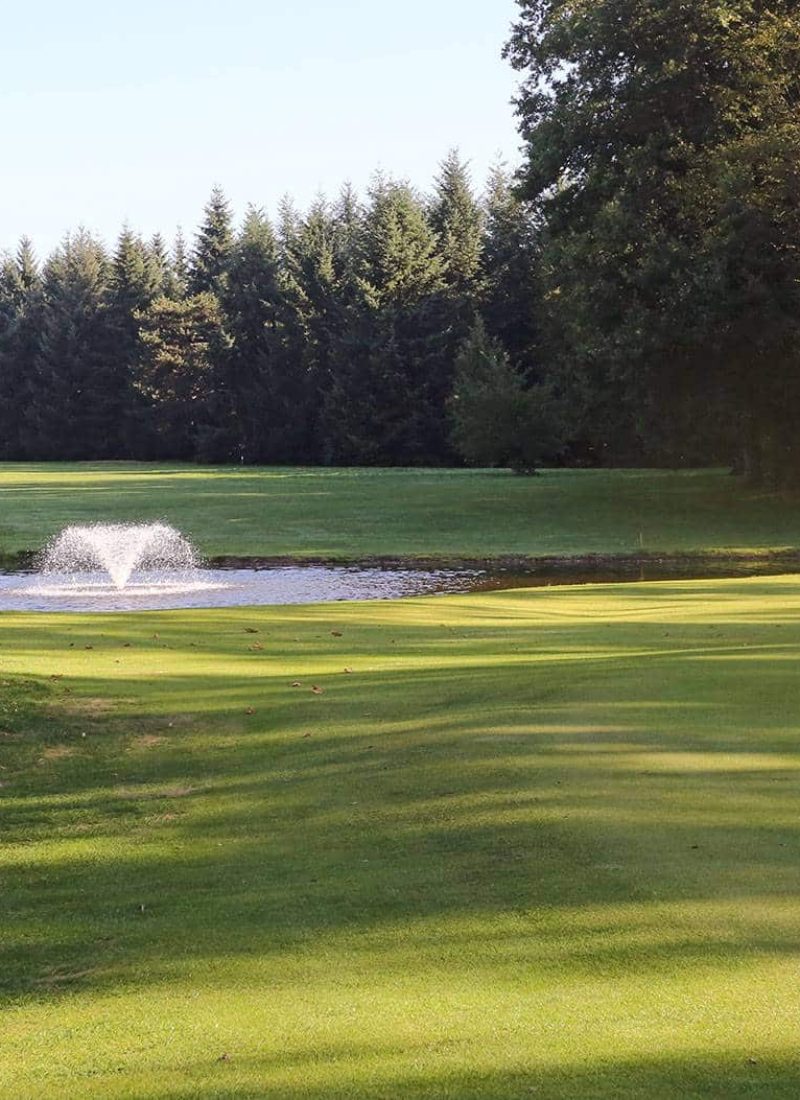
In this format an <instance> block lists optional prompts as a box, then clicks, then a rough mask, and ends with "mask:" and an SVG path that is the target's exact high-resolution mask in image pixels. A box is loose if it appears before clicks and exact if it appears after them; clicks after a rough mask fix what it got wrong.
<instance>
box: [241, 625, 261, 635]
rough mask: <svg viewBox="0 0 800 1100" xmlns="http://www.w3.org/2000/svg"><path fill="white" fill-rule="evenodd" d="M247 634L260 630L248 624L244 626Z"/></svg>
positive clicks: (256, 632)
mask: <svg viewBox="0 0 800 1100" xmlns="http://www.w3.org/2000/svg"><path fill="white" fill-rule="evenodd" d="M244 632H245V634H258V633H259V632H258V630H257V629H256V628H255V627H254V626H246V627H245V628H244Z"/></svg>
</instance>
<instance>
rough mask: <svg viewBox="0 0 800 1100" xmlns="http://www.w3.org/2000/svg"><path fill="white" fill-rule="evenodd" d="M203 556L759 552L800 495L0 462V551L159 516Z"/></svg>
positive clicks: (439, 474)
mask: <svg viewBox="0 0 800 1100" xmlns="http://www.w3.org/2000/svg"><path fill="white" fill-rule="evenodd" d="M163 519H166V520H168V521H169V522H170V523H172V524H174V525H176V526H177V527H179V528H180V529H181V530H183V531H185V532H186V533H187V534H189V535H191V536H192V538H193V539H194V540H195V542H196V543H197V545H198V546H199V547H200V549H201V550H202V551H203V552H204V553H206V554H240V555H263V556H268V555H290V556H298V557H308V556H314V555H316V556H322V557H334V558H351V559H352V558H359V557H364V556H368V555H384V556H387V555H388V556H423V557H424V556H434V557H448V556H449V557H459V558H464V557H473V558H475V557H477V558H481V557H491V556H496V555H502V554H517V555H519V554H522V555H562V554H572V555H581V554H584V555H585V554H638V553H640V552H641V551H645V552H648V551H650V552H654V551H659V550H661V551H703V550H706V551H709V550H713V551H718V550H736V551H747V552H759V551H765V550H770V549H785V548H787V547H798V546H800V504H798V502H797V501H796V500H791V499H786V498H783V497H780V496H778V495H774V494H769V493H763V492H760V491H755V490H753V489H749V488H747V487H746V486H745V485H743V484H742V482H741V479H738V478H732V477H730V476H729V474H728V473H727V472H726V471H724V470H699V471H691V470H690V471H677V472H676V471H658V470H610V471H609V470H551V471H545V472H544V473H543V474H542V476H540V477H535V478H523V477H513V476H511V475H510V474H509V473H508V472H507V471H502V470H395V469H391V470H374V469H318V468H314V469H308V468H291V467H286V468H270V469H253V468H246V467H216V468H211V467H194V466H170V465H163V464H149V465H148V464H143V463H106V464H102V463H101V464H97V463H94V464H92V463H79V464H72V465H68V464H60V463H52V464H25V463H6V464H0V554H3V553H5V554H9V553H16V552H18V551H23V550H36V549H38V548H40V547H41V546H42V545H43V543H44V542H45V541H46V540H47V539H48V538H49V537H50V536H52V535H53V534H54V533H55V532H57V531H58V530H60V529H61V527H63V526H64V525H66V524H68V523H79V522H91V521H93V520H103V521H105V522H114V521H124V520H163Z"/></svg>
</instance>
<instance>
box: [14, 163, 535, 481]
mask: <svg viewBox="0 0 800 1100" xmlns="http://www.w3.org/2000/svg"><path fill="white" fill-rule="evenodd" d="M535 271H536V259H535V235H534V233H533V228H532V213H531V210H530V209H529V208H528V207H527V206H526V205H525V204H523V203H522V202H521V201H520V200H519V199H518V198H517V197H516V196H515V194H514V192H513V190H512V187H511V180H510V178H509V177H508V176H507V174H506V173H505V172H504V171H503V170H500V169H498V170H497V171H495V172H494V173H493V174H492V176H491V179H490V181H489V185H488V188H487V191H486V194H485V196H483V197H482V198H481V199H480V200H478V198H476V196H475V194H474V192H473V188H472V186H471V182H470V179H469V174H468V171H467V169H466V167H465V165H464V164H463V163H462V161H461V160H460V159H459V157H458V155H457V154H455V153H453V154H451V155H450V156H448V158H447V159H446V160H445V162H444V163H443V165H442V167H441V172H440V175H439V177H438V180H437V182H436V185H435V189H434V191H433V193H432V194H431V195H430V196H423V195H420V194H418V193H417V192H415V191H414V190H413V189H412V188H411V187H410V186H408V185H407V184H405V183H402V182H396V181H394V180H391V179H387V178H382V177H377V178H376V179H375V181H374V182H373V185H372V187H371V189H370V191H369V194H368V195H367V197H366V200H365V201H363V202H362V201H361V199H360V198H359V196H358V195H356V194H355V193H354V192H353V191H352V190H351V189H349V188H345V189H344V190H343V191H342V193H341V194H340V196H339V198H338V200H337V201H335V202H332V203H331V202H328V201H325V200H323V199H320V200H319V201H317V202H315V203H314V204H313V206H312V207H311V208H310V209H309V210H308V211H307V212H305V213H302V214H301V213H298V212H297V211H296V209H295V208H294V207H293V205H292V204H291V202H290V201H288V200H286V201H285V202H284V203H283V204H282V206H281V209H280V211H279V217H278V219H277V222H276V223H275V224H273V223H272V222H271V221H270V220H269V219H268V218H267V217H266V216H265V215H264V214H263V213H262V211H261V210H259V209H256V208H251V209H249V210H248V211H247V214H246V216H245V218H244V221H243V223H242V224H241V226H240V227H238V228H237V227H235V226H234V223H233V220H232V215H231V211H230V208H229V205H228V203H227V201H226V199H225V196H224V194H223V193H222V191H221V190H219V189H215V190H214V191H213V193H212V195H211V199H210V201H209V203H208V205H207V207H206V210H205V215H204V220H203V222H202V224H201V226H200V227H199V230H198V232H197V234H196V237H195V239H194V240H193V241H192V242H190V243H187V242H186V241H184V240H183V239H182V237H180V236H179V238H178V240H177V241H176V242H175V243H174V245H172V246H171V247H168V246H167V244H166V243H165V241H164V240H163V239H162V238H161V237H160V236H156V237H154V238H153V239H152V240H147V241H146V240H143V239H142V238H141V237H140V236H139V235H138V234H137V233H135V232H134V231H133V230H131V229H129V228H125V229H123V231H122V232H121V234H120V236H119V239H118V241H117V242H116V246H115V248H114V249H113V251H112V252H111V253H109V252H108V251H107V250H106V248H105V247H104V245H103V244H102V243H101V242H100V241H98V240H97V239H95V238H94V237H93V236H91V235H90V234H88V233H86V232H77V233H75V234H72V235H70V236H69V237H68V238H66V239H65V241H64V242H63V244H62V245H61V246H60V247H59V248H57V249H56V250H55V252H54V253H53V255H51V256H50V257H49V258H48V259H47V260H46V261H45V262H44V263H43V264H42V265H41V267H39V265H37V262H36V259H35V257H34V255H33V252H32V249H31V246H30V243H29V242H28V241H27V240H23V241H22V242H21V244H20V245H19V248H18V250H17V251H16V253H15V254H13V255H9V256H7V257H6V259H5V262H4V263H3V265H2V271H1V272H0V395H2V403H1V404H0V456H2V457H3V458H6V459H19V458H24V459H105V458H137V459H165V458H174V459H191V460H199V461H214V462H226V461H244V462H248V463H251V462H252V463H262V462H263V463H343V464H348V463H353V464H411V465H419V464H439V463H443V462H452V461H453V460H454V459H455V458H456V451H454V449H453V448H454V444H453V442H452V439H453V434H452V423H453V418H454V412H453V408H454V405H453V390H454V379H455V374H456V370H457V362H458V361H459V355H460V354H461V355H462V359H463V349H464V347H465V341H466V340H467V338H468V337H470V336H471V337H472V341H473V344H475V341H476V340H477V341H478V344H480V342H481V341H483V343H484V344H486V347H487V349H488V354H489V355H490V357H491V356H492V355H494V354H495V353H497V354H499V355H501V358H502V360H503V362H504V364H506V367H507V369H508V370H510V371H511V380H512V383H513V385H515V386H516V387H517V388H519V387H520V386H521V387H523V388H525V387H527V386H528V385H529V384H532V383H535V382H536V377H535V370H534V363H535V358H536V355H535V346H536V325H535V314H536V299H535V292H534V286H533V283H534V278H535ZM495 342H496V343H495ZM501 349H502V351H501ZM467 365H469V364H467ZM467 450H469V448H467ZM489 457H490V459H491V460H495V459H497V458H500V459H504V458H507V459H508V460H509V461H510V460H512V459H513V455H508V456H506V455H503V454H501V455H499V456H498V455H496V454H495V453H494V452H493V453H492V454H491V455H490V456H489Z"/></svg>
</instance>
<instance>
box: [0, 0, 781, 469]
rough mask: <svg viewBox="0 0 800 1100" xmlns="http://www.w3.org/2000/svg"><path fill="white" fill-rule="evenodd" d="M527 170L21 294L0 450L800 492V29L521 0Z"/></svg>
mask: <svg viewBox="0 0 800 1100" xmlns="http://www.w3.org/2000/svg"><path fill="white" fill-rule="evenodd" d="M505 52H506V56H507V58H508V60H509V62H510V63H511V65H513V66H514V68H515V69H516V70H517V71H518V72H519V73H520V85H519V92H518V95H517V98H516V100H515V104H514V108H515V110H516V114H517V121H518V126H519V132H520V135H521V139H522V142H523V148H522V162H521V164H520V165H519V167H518V168H517V169H516V170H515V171H514V172H508V171H506V170H504V169H503V168H498V169H497V170H496V171H494V172H493V173H492V175H491V178H490V180H489V181H488V185H487V187H486V189H485V192H484V193H483V194H477V193H476V190H475V187H474V185H473V183H472V181H471V179H470V172H469V167H468V163H467V162H466V161H465V160H464V159H463V158H462V157H461V156H460V155H459V153H457V152H451V153H450V154H448V155H447V157H446V158H445V160H444V161H443V163H442V164H441V166H440V171H439V174H438V176H437V178H436V180H435V183H434V186H433V188H432V189H431V191H430V192H429V193H421V192H419V191H418V190H417V189H415V188H414V187H413V186H411V185H410V184H409V183H407V182H404V181H402V180H396V179H393V178H391V177H388V176H381V175H376V177H375V178H374V180H373V182H372V185H371V187H370V188H369V190H368V193H367V194H366V195H363V196H362V195H359V194H358V193H356V191H355V190H354V189H353V188H351V187H345V188H344V189H343V190H342V192H341V194H340V195H339V196H338V197H337V198H336V199H335V200H334V201H328V200H326V199H324V198H320V199H318V200H317V201H316V202H314V203H313V204H312V205H311V207H310V208H309V209H307V210H305V211H298V210H297V209H296V207H295V206H294V205H293V203H292V202H291V200H289V199H286V200H285V201H284V202H283V204H282V205H281V208H280V210H279V211H278V214H277V217H276V218H274V219H272V220H270V218H268V217H267V216H266V215H265V213H264V212H263V211H262V210H261V209H260V208H259V207H257V206H253V207H251V208H249V209H248V211H247V212H246V214H245V216H244V219H243V221H242V222H241V224H238V223H236V222H235V219H234V217H233V214H232V211H231V209H230V206H229V204H228V202H227V201H226V198H225V195H224V193H223V191H222V190H221V189H220V188H215V189H214V191H213V192H212V194H211V197H210V200H209V202H208V205H207V207H206V209H205V213H204V216H203V220H202V222H201V224H200V226H199V228H198V230H197V232H196V234H195V236H194V237H193V239H191V240H189V241H187V240H185V239H184V238H183V237H182V236H179V237H178V239H177V240H176V241H174V242H170V243H167V242H166V241H165V240H164V238H162V237H160V236H156V237H154V238H153V239H150V240H144V239H142V237H141V236H140V235H139V234H137V232H136V231H135V230H134V229H132V228H131V227H124V228H123V229H122V231H121V233H120V235H119V238H118V240H117V242H116V244H115V245H114V247H113V248H111V249H107V248H106V246H105V245H104V243H103V242H101V241H99V240H97V239H95V238H94V237H93V236H92V235H91V234H90V233H87V232H85V231H78V232H74V233H71V234H70V235H68V236H67V237H65V239H64V241H63V243H62V244H61V246H60V247H59V248H57V249H56V250H55V252H54V253H53V254H52V255H51V256H49V257H47V258H46V259H45V260H44V261H43V262H42V263H41V264H39V263H37V260H36V257H35V256H34V254H33V251H32V248H31V245H30V242H29V241H27V240H22V241H21V242H20V244H19V246H18V248H17V249H16V251H13V252H11V253H9V254H7V255H6V257H5V259H4V261H3V263H2V270H1V271H0V393H1V394H2V402H1V403H0V457H2V458H5V459H20V458H24V459H42V460H44V459H104V458H137V459H166V458H174V459H187V460H197V461H214V462H244V463H295V464H296V463H303V464H323V465H327V464H338V465H349V464H353V465H409V466H420V465H427V466H431V465H433V466H435V465H445V464H454V463H461V462H468V463H475V464H479V465H487V466H492V465H497V466H510V467H512V468H514V469H515V470H517V471H520V472H532V471H534V470H535V469H536V467H537V466H538V465H541V464H542V463H562V464H568V465H635V464H649V465H671V466H685V465H695V464H707V463H720V464H728V465H730V466H731V467H732V469H733V470H734V471H736V472H741V473H744V474H746V475H747V476H748V477H749V478H751V479H752V480H753V481H755V482H765V483H769V484H792V483H793V482H794V479H795V478H796V475H797V473H798V472H800V446H799V445H798V440H797V434H798V433H797V424H798V419H799V417H798V414H799V413H800V371H798V348H800V340H799V339H798V336H799V335H800V333H798V319H799V318H800V121H798V115H797V104H798V102H799V101H800V63H799V62H800V16H798V15H797V13H796V9H795V5H793V4H792V3H789V2H788V0H782V2H775V3H769V4H766V3H760V2H759V3H757V2H755V0H752V2H750V0H748V2H737V3H720V2H718V0H695V2H693V3H691V4H686V3H685V2H679V0H665V2H659V3H654V2H653V0H616V2H614V3H611V2H608V0H603V2H598V3H596V4H593V5H588V6H587V5H582V4H575V3H572V2H569V0H520V2H519V14H518V17H517V22H516V24H515V26H514V27H513V28H512V31H511V34H510V37H509V40H508V43H507V46H506V51H505Z"/></svg>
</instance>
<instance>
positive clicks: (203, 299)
mask: <svg viewBox="0 0 800 1100" xmlns="http://www.w3.org/2000/svg"><path fill="white" fill-rule="evenodd" d="M137 320H138V322H139V325H140V331H141V340H142V346H143V355H142V358H141V360H140V363H139V367H138V370H137V373H136V378H135V386H136V388H137V390H138V392H139V393H140V394H141V395H142V397H143V399H144V400H145V401H146V402H147V405H148V415H149V417H150V418H151V419H152V423H153V427H154V433H155V438H156V441H157V443H156V445H157V453H158V455H159V457H163V458H181V459H192V458H201V459H207V458H208V459H219V458H220V457H230V456H229V455H228V456H220V455H218V454H215V453H214V442H213V441H214V440H215V438H216V433H217V431H218V429H219V426H220V423H221V419H222V418H221V416H220V406H221V405H222V404H223V402H224V397H223V395H222V394H221V393H220V389H219V382H218V376H217V369H216V368H217V363H218V362H219V359H220V357H221V355H222V353H223V351H224V343H225V337H224V334H223V329H222V316H221V311H220V305H219V300H218V299H217V298H216V296H215V295H213V294H207V293H206V294H195V295H193V296H192V297H191V298H183V299H181V300H180V301H174V300H173V299H171V298H164V297H162V298H156V299H155V300H154V301H153V302H152V303H151V304H150V306H149V307H148V308H147V309H146V310H145V311H143V312H141V313H139V314H137Z"/></svg>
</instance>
